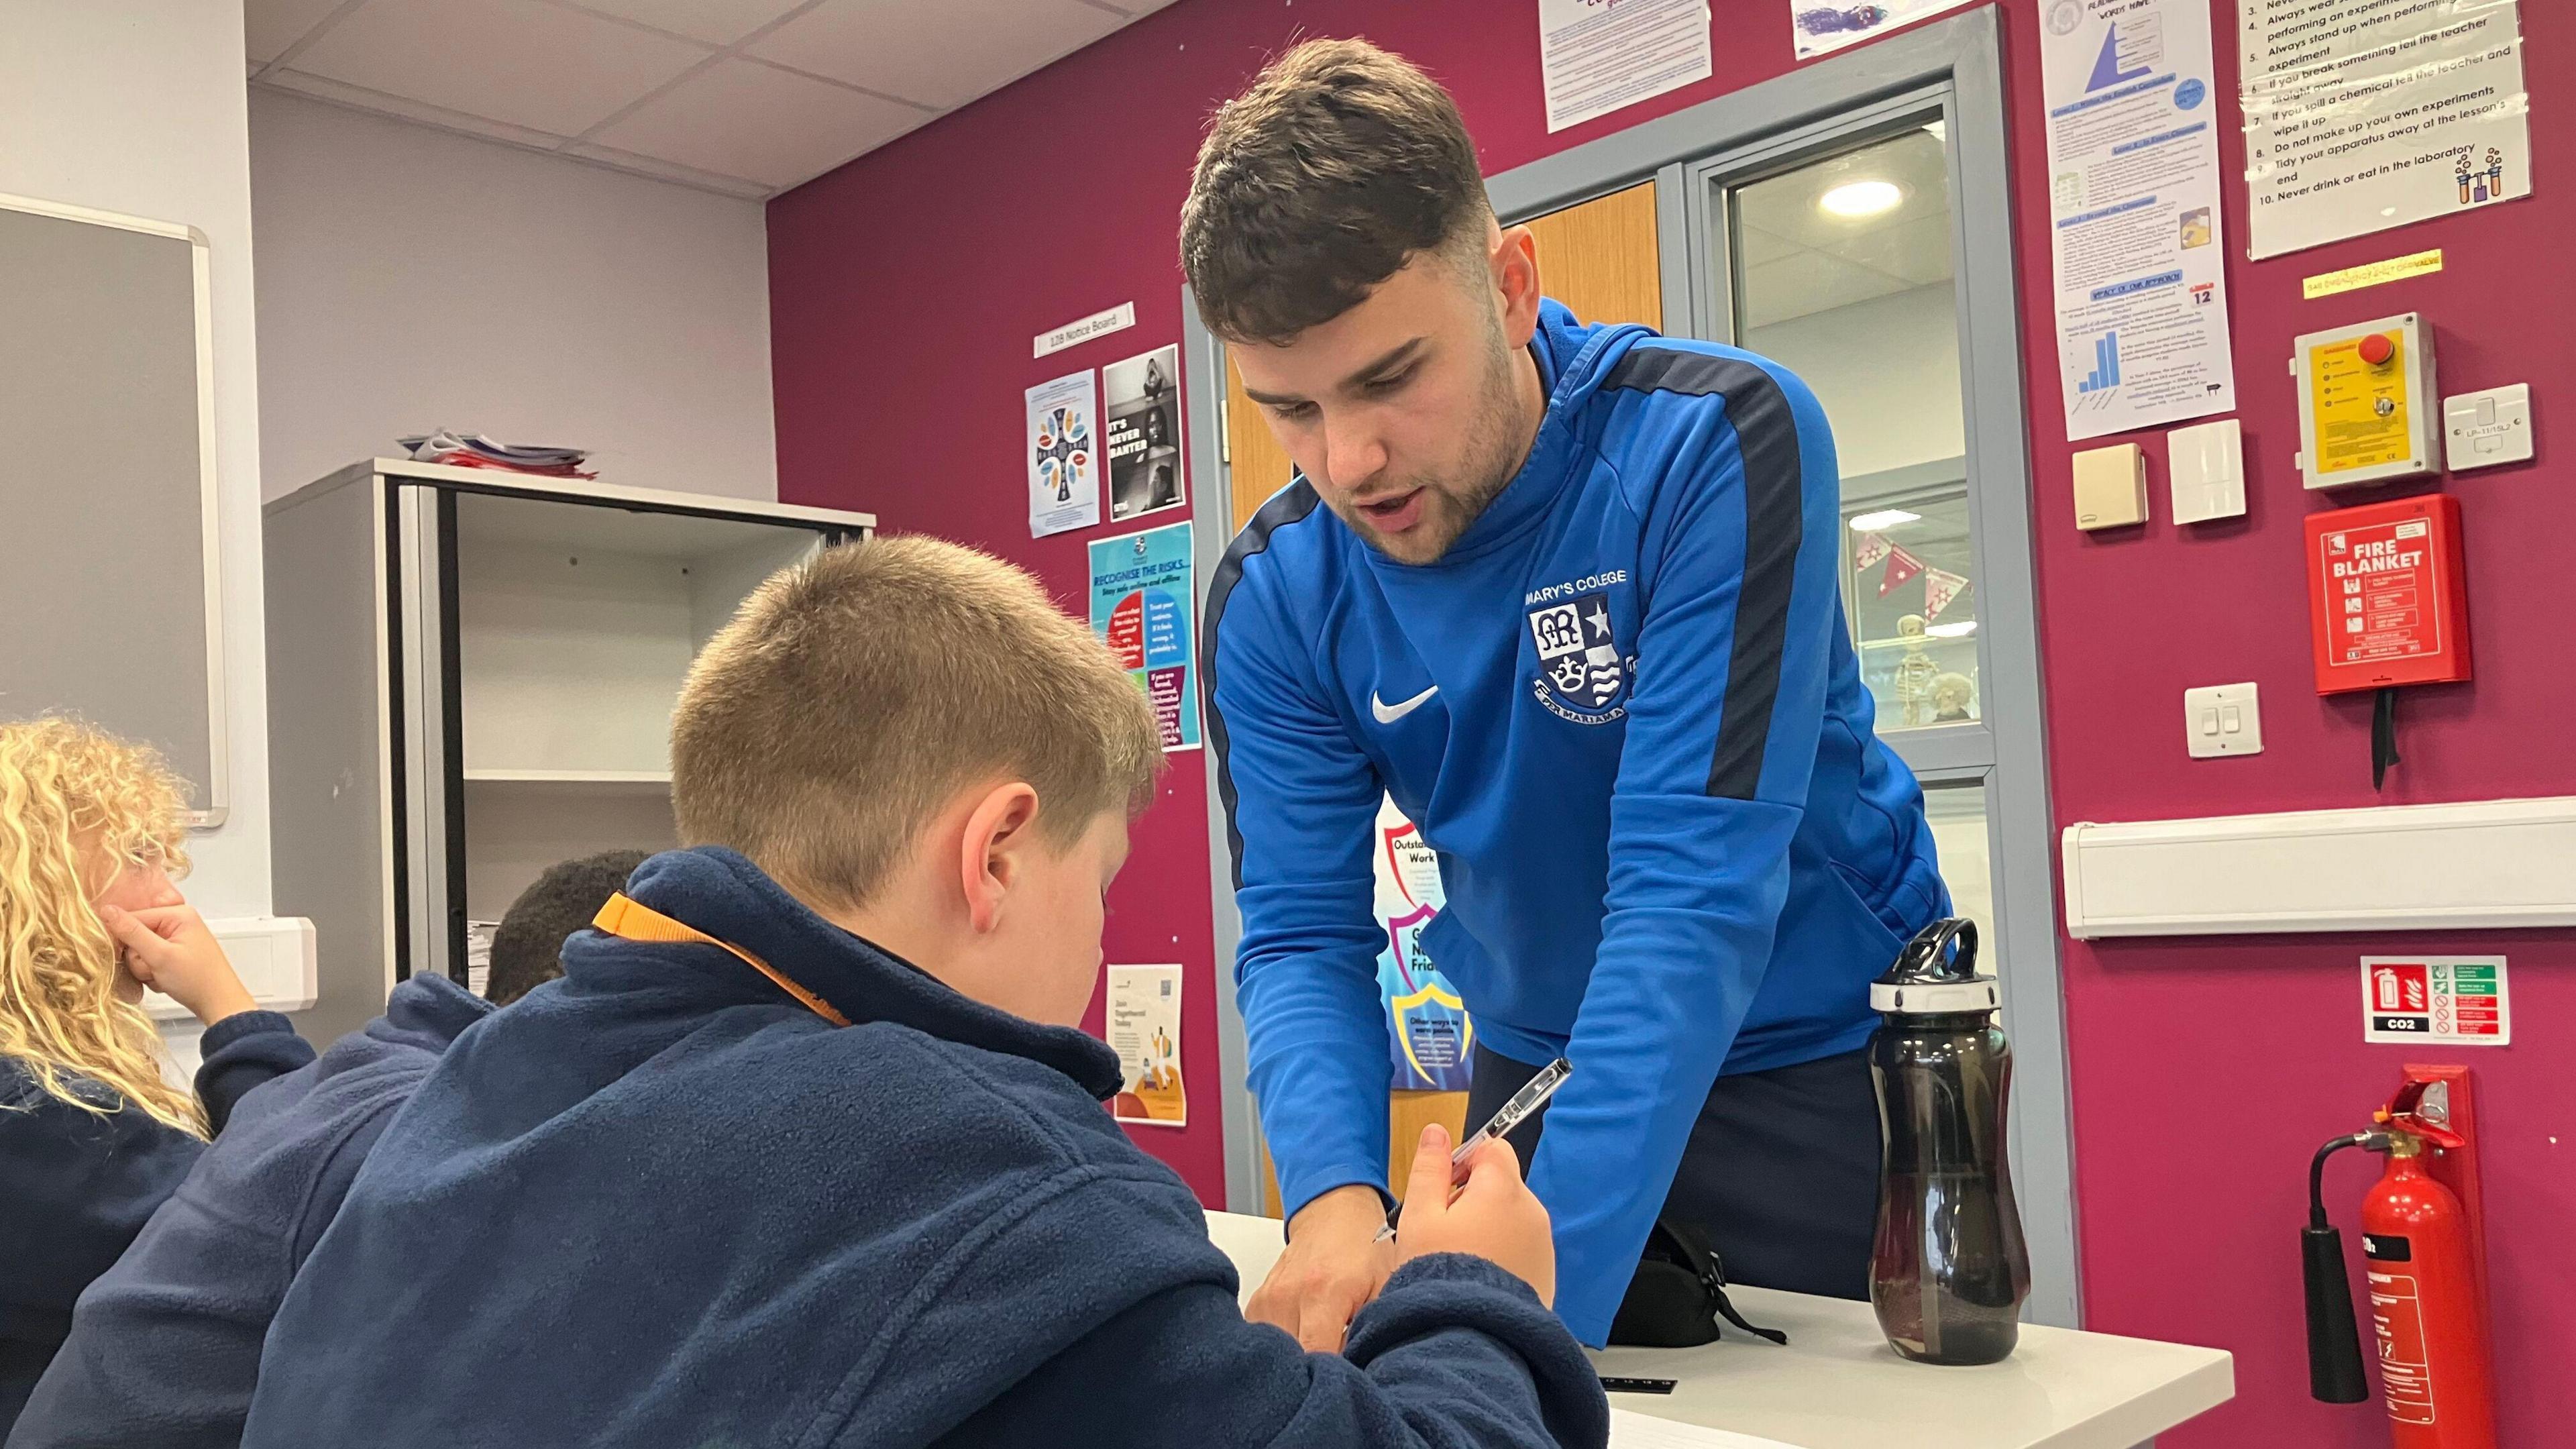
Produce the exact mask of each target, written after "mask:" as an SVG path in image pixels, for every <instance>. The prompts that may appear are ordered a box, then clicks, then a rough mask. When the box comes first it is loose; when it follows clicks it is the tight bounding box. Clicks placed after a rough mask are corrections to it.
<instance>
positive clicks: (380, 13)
mask: <svg viewBox="0 0 2576 1449" xmlns="http://www.w3.org/2000/svg"><path fill="white" fill-rule="evenodd" d="M1170 3H1171V0H247V4H246V6H245V11H246V28H247V31H248V39H249V44H250V76H251V80H252V81H253V82H254V83H256V84H259V85H264V86H273V87H276V88H277V89H279V90H285V91H293V92H295V93H297V94H300V95H307V96H312V97H315V98H317V99H320V100H326V101H332V102H336V103H338V104H341V105H345V106H354V107H357V108H359V109H361V110H368V111H376V112H380V113H382V114H384V115H389V116H398V117H401V118H402V119H404V120H407V121H416V122H420V123H422V124H424V125H430V126H437V127H440V128H442V129H445V130H451V131H460V132H463V133H465V134H468V135H473V136H481V137H485V138H488V139H491V140H496V141H504V142H508V143H510V144H512V145H516V146H524V147H528V148H531V149H534V150H540V151H550V152H555V153H558V154H561V155H565V156H571V157H575V158H578V159H580V160H584V161H589V162H593V163H596V164H598V165H603V166H611V167H615V168H617V169H620V170H624V171H634V172H639V173H641V174H643V175H647V176H654V177H659V178H661V179H663V180H666V181H677V182H681V183H683V184H685V185H690V186H697V187H703V188H705V189H707V190H710V191H718V192H722V193H724V194H726V195H729V196H742V197H751V198H762V197H768V196H773V195H775V194H777V193H778V192H781V191H784V190H786V189H787V188H789V187H791V186H794V185H797V184H798V183H800V182H804V181H809V180H811V179H813V178H814V177H816V176H820V175H821V174H823V173H824V172H826V171H829V170H831V169H832V168H833V167H835V166H838V165H840V164H841V163H842V162H844V161H847V160H849V159H851V158H852V157H854V156H859V155H863V154H865V153H867V152H869V151H873V150H875V149H876V148H877V147H879V146H882V145H884V144H885V143H886V142H888V141H891V140H893V139H894V138H896V137H897V136H900V135H902V134H904V133H905V132H907V131H910V130H913V129H915V128H916V127H919V126H922V125H924V124H926V123H928V122H929V121H931V120H933V119H935V118H937V117H938V116H940V115H941V114H943V113H944V112H947V111H950V110H953V109H955V108H957V107H959V106H962V105H965V104H966V103H967V102H969V101H972V100H974V99H975V98H976V97H978V96H982V95H985V94H988V93H990V92H992V91H995V90H998V89H1000V88H1001V87H1003V86H1005V85H1008V84H1010V83H1011V82H1012V81H1015V80H1017V79H1019V78H1020V77H1021V76H1024V75H1027V74H1028V73H1030V72H1031V71H1034V70H1037V69H1038V68H1040V67H1041V66H1044V65H1046V64H1048V63H1049V62H1051V61H1054V60H1057V59H1059V58H1061V57H1063V56H1066V55H1069V54H1071V53H1073V52H1074V51H1076V50H1079V49H1081V48H1082V47H1083V46H1086V45H1089V44H1090V43H1091V42H1093V41H1095V40H1098V39H1100V38H1101V37H1102V36H1104V35H1107V34H1109V33H1110V32H1111V31H1113V30H1116V29H1118V28H1119V27H1120V26H1123V25H1126V24H1127V23H1129V22H1130V21H1132V20H1135V19H1136V18H1137V17H1139V16H1142V15H1144V14H1146V13H1148V12H1150V11H1154V10H1159V9H1161V8H1162V7H1163V6H1165V5H1168V4H1170Z"/></svg>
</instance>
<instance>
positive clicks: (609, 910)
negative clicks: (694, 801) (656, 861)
mask: <svg viewBox="0 0 2576 1449" xmlns="http://www.w3.org/2000/svg"><path fill="white" fill-rule="evenodd" d="M590 923H591V924H592V925H594V926H596V927H598V928H599V929H600V930H603V931H606V932H607V933H608V934H610V935H612V936H618V937H622V938H624V939H626V940H629V941H694V942H698V943H701V944H703V945H708V946H722V947H723V948H725V949H726V950H728V951H731V952H732V953H733V954H735V955H736V956H739V957H741V958H742V959H743V961H744V962H745V963H746V964H748V965H749V966H750V967H751V969H752V970H754V971H757V972H759V973H760V974H761V975H763V976H766V977H768V978H769V979H770V980H772V981H774V982H776V983H777V984H778V989H779V990H781V991H784V992H786V993H787V994H788V995H790V996H793V997H795V998H796V999H797V1000H798V1001H800V1002H803V1003H804V1005H805V1009H806V1010H808V1011H811V1012H813V1013H814V1014H815V1015H816V1016H819V1017H821V1018H823V1019H824V1020H825V1021H828V1022H830V1023H831V1024H832V1025H834V1026H848V1025H849V1024H850V1019H849V1018H848V1017H846V1016H843V1015H842V1014H841V1013H839V1012H837V1011H834V1010H833V1009H832V1003H830V1002H828V1001H825V1000H824V999H823V998H821V997H819V996H816V995H815V994H814V993H813V992H811V991H808V990H806V989H805V988H804V987H802V986H799V985H797V984H796V982H795V981H794V980H792V979H790V978H789V976H788V975H787V973H786V972H784V971H781V970H779V969H778V968H777V967H775V966H772V965H770V964H769V963H768V962H766V961H763V960H761V959H760V958H759V957H757V956H754V955H753V954H751V953H750V952H749V951H746V950H744V949H742V948H741V947H740V946H737V945H735V944H734V943H733V942H731V941H719V940H717V939H716V938H715V937H713V936H710V935H708V934H707V933H706V932H704V931H701V930H699V929H698V928H697V927H695V926H692V925H690V924H689V923H688V922H686V921H675V920H673V919H671V918H670V917H669V916H666V915H663V914H662V913H661V912H660V911H657V910H655V909H653V908H652V907H651V906H648V905H645V904H644V903H643V902H641V901H638V900H635V899H634V898H632V897H630V896H628V895H626V894H625V893H624V892H620V893H618V894H616V895H613V896H610V897H609V898H608V904H606V905H604V906H601V907H600V908H599V914H598V915H597V916H594V917H592V918H591V922H590Z"/></svg>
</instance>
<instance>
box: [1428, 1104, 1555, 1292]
mask: <svg viewBox="0 0 2576 1449" xmlns="http://www.w3.org/2000/svg"><path fill="white" fill-rule="evenodd" d="M1449 1150H1450V1148H1449V1129H1448V1128H1446V1127H1443V1126H1441V1125H1440V1124H1439V1123H1437V1122H1434V1123H1432V1124H1431V1125H1429V1126H1427V1127H1425V1128H1423V1129H1422V1142H1421V1145H1420V1146H1419V1147H1417V1148H1416V1149H1415V1150H1414V1154H1413V1176H1412V1178H1411V1179H1410V1181H1409V1182H1408V1184H1407V1186H1406V1189H1405V1194H1404V1214H1403V1216H1402V1217H1399V1218H1398V1219H1396V1224H1395V1247H1396V1256H1397V1258H1398V1259H1399V1260H1400V1261H1402V1262H1407V1263H1410V1262H1412V1261H1413V1260H1414V1259H1416V1258H1419V1257H1422V1256H1424V1255H1425V1254H1429V1253H1473V1254H1475V1255H1476V1256H1477V1257H1479V1258H1486V1259H1490V1260H1492V1261H1493V1262H1495V1263H1498V1264H1500V1265H1501V1266H1502V1268H1503V1271H1505V1272H1507V1273H1510V1274H1511V1275H1512V1276H1513V1277H1515V1278H1518V1279H1520V1280H1521V1281H1522V1282H1524V1283H1527V1284H1528V1285H1530V1287H1532V1288H1534V1289H1536V1290H1538V1301H1539V1302H1541V1303H1545V1304H1547V1305H1549V1306H1550V1307H1553V1306H1555V1303H1556V1238H1555V1236H1554V1234H1553V1233H1552V1232H1551V1231H1550V1228H1549V1224H1548V1220H1547V1207H1546V1205H1545V1204H1543V1203H1541V1202H1540V1201H1539V1200H1538V1195H1537V1194H1536V1193H1533V1192H1531V1191H1530V1190H1529V1184H1527V1183H1525V1182H1523V1181H1521V1159H1520V1154H1518V1153H1516V1152H1514V1151H1513V1150H1512V1144H1511V1143H1509V1142H1507V1141H1505V1140H1503V1139H1502V1138H1499V1137H1497V1138H1495V1139H1494V1140H1492V1141H1490V1142H1488V1143H1486V1144H1485V1145H1484V1146H1482V1147H1480V1148H1477V1149H1476V1155H1475V1156H1474V1157H1473V1158H1470V1159H1469V1160H1468V1164H1467V1183H1466V1185H1465V1186H1464V1187H1461V1188H1459V1189H1457V1192H1456V1196H1455V1197H1454V1198H1453V1197H1452V1196H1451V1191H1450V1185H1449V1181H1450V1179H1449Z"/></svg>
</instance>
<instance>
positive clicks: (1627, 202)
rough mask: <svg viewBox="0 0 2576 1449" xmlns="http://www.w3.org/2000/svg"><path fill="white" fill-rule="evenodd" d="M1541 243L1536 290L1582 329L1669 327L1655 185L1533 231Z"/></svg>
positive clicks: (1593, 203)
mask: <svg viewBox="0 0 2576 1449" xmlns="http://www.w3.org/2000/svg"><path fill="white" fill-rule="evenodd" d="M1528 225H1529V229H1530V235H1532V236H1533V237H1536V238H1537V239H1538V284H1539V290H1541V291H1543V292H1545V293H1546V294H1547V295H1549V296H1551V297H1554V298H1555V299H1556V300H1558V301H1560V302H1563V303H1564V304H1565V305H1566V306H1568V307H1571V308H1573V309H1574V315H1575V316H1576V317H1577V318H1579V319H1580V320H1582V321H1585V322H1643V323H1645V324H1646V325H1647V326H1649V327H1653V328H1656V329H1658V330H1661V329H1662V327H1663V325H1664V273H1663V259H1662V252H1661V251H1660V250H1659V249H1658V247H1657V244H1656V240H1655V183H1653V182H1651V181H1644V182H1640V183H1638V184H1637V185H1635V186H1631V187H1629V188H1628V189H1627V190H1625V191H1614V192H1612V193H1610V194H1609V195H1608V196H1597V197H1594V198H1593V199H1592V200H1590V201H1586V202H1583V203H1581V204H1580V205H1576V206H1569V207H1567V208H1566V209H1565V210H1563V211H1555V212H1550V213H1548V214H1547V215H1545V216H1542V217H1539V218H1537V219H1536V220H1534V221H1531V222H1530V223H1528Z"/></svg>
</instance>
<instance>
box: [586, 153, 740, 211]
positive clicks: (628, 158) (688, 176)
mask: <svg viewBox="0 0 2576 1449" xmlns="http://www.w3.org/2000/svg"><path fill="white" fill-rule="evenodd" d="M559 154H562V155H565V156H578V157H580V158H581V159H582V160H584V161H596V162H598V163H599V164H600V165H602V166H614V167H616V168H617V169H618V170H620V171H632V172H636V173H638V174H639V175H644V176H650V177H653V178H654V179H655V180H658V181H676V182H678V183H680V184H681V185H683V186H694V187H696V188H698V189H699V190H701V191H717V192H722V193H723V194H725V195H727V196H739V197H742V198H744V199H745V200H749V201H760V200H764V199H766V198H767V197H768V196H769V194H770V193H771V192H774V191H776V190H777V189H778V188H777V187H774V186H770V185H767V184H766V183H763V182H759V181H745V180H744V179H742V178H741V177H739V176H718V175H717V174H716V173H714V172H712V171H700V170H699V169H697V168H696V167H694V166H683V165H681V164H680V163H678V162H676V161H664V160H662V159H660V158H659V157H655V156H638V155H636V154H635V153H634V152H632V151H620V150H618V149H617V148H616V147H614V146H594V145H591V144H590V143H589V142H587V141H583V142H578V143H576V144H574V145H570V146H566V147H564V148H563V150H562V152H561V153H559Z"/></svg>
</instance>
